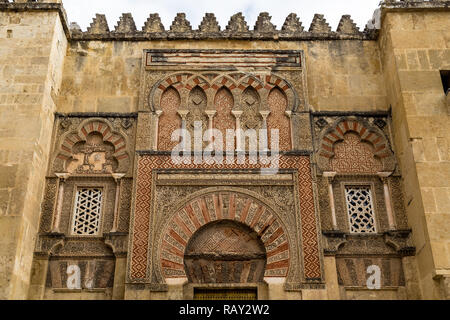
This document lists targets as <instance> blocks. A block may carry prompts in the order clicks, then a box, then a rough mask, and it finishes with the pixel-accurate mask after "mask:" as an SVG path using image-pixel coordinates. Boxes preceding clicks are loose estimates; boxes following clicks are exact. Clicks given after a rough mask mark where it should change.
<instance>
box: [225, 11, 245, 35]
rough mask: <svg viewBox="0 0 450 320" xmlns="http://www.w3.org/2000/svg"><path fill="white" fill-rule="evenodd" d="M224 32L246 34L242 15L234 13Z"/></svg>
mask: <svg viewBox="0 0 450 320" xmlns="http://www.w3.org/2000/svg"><path fill="white" fill-rule="evenodd" d="M226 30H227V31H229V32H247V31H248V25H247V22H246V21H245V18H244V16H243V15H242V12H239V13H236V14H235V15H233V16H231V18H230V21H229V22H228V25H227V27H226Z"/></svg>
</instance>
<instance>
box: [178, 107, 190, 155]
mask: <svg viewBox="0 0 450 320" xmlns="http://www.w3.org/2000/svg"><path fill="white" fill-rule="evenodd" d="M177 112H178V114H179V115H180V117H181V130H182V139H183V141H184V146H183V150H186V144H187V143H188V141H186V117H187V115H188V113H189V110H178V111H177ZM189 143H191V141H189Z"/></svg>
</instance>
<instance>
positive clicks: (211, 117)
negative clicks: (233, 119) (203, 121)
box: [205, 110, 216, 142]
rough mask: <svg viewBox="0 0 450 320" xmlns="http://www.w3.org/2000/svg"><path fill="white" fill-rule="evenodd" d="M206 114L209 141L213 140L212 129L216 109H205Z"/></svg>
mask: <svg viewBox="0 0 450 320" xmlns="http://www.w3.org/2000/svg"><path fill="white" fill-rule="evenodd" d="M205 113H206V115H207V116H208V129H209V130H210V132H209V141H211V142H213V141H212V139H213V133H212V130H213V129H214V116H215V115H216V110H207V111H205Z"/></svg>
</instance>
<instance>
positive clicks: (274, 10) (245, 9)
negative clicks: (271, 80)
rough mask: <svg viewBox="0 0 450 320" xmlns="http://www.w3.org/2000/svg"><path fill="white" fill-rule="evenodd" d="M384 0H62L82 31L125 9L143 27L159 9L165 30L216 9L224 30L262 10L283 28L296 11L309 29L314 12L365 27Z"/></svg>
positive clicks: (195, 24) (194, 23) (333, 24)
mask: <svg viewBox="0 0 450 320" xmlns="http://www.w3.org/2000/svg"><path fill="white" fill-rule="evenodd" d="M380 1H381V0H313V1H311V0H191V1H183V0H63V4H64V7H65V9H66V11H67V15H68V18H69V21H70V22H77V23H78V24H79V26H80V27H81V29H82V30H83V31H86V28H87V27H88V26H89V25H90V23H91V22H92V18H93V17H95V14H96V13H101V14H105V15H106V19H107V21H108V24H109V28H110V30H114V26H115V25H117V21H118V20H119V17H120V16H121V15H122V13H128V12H130V13H131V14H132V15H133V18H134V21H135V22H136V27H137V28H138V30H142V26H143V25H144V22H145V21H146V20H147V18H148V17H149V15H150V13H159V16H160V17H161V21H162V23H163V25H164V27H165V29H166V30H168V29H169V28H170V25H171V24H172V21H173V19H174V17H175V16H176V14H177V12H184V13H186V18H187V20H189V22H190V23H191V26H192V28H193V29H194V30H195V29H198V25H199V24H200V22H201V21H202V19H203V17H204V15H205V13H206V12H208V13H209V12H210V13H214V14H215V16H216V18H217V21H218V22H219V25H220V26H221V30H223V29H225V27H226V25H227V24H228V21H229V20H230V17H231V16H232V15H233V14H235V13H238V12H242V13H243V15H244V16H245V20H246V21H247V24H248V26H249V27H250V30H253V27H254V25H255V21H256V19H257V17H258V15H259V13H260V12H269V14H270V15H271V16H272V20H271V21H272V23H273V24H275V25H276V26H277V29H281V26H282V25H283V23H284V20H285V19H286V17H287V16H288V14H289V13H291V12H293V13H296V14H297V16H299V17H300V21H301V22H302V25H303V26H304V27H305V29H306V30H308V29H309V25H310V24H311V21H312V19H313V16H314V14H315V13H321V14H324V15H325V19H326V20H327V21H328V23H329V24H330V26H331V28H332V30H333V31H335V30H336V28H337V25H338V23H339V20H340V18H341V16H342V15H344V14H350V15H351V17H352V19H353V21H354V22H355V23H356V24H357V25H358V27H359V28H360V29H361V30H362V29H364V27H365V25H366V23H367V21H368V20H370V19H371V18H372V14H373V11H374V10H375V9H376V8H377V7H378V4H379V3H380Z"/></svg>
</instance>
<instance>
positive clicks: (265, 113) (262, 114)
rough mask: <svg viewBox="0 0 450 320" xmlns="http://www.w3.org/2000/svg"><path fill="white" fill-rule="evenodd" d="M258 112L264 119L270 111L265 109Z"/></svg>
mask: <svg viewBox="0 0 450 320" xmlns="http://www.w3.org/2000/svg"><path fill="white" fill-rule="evenodd" d="M259 114H260V115H261V116H262V117H263V119H264V120H266V119H267V117H268V116H269V114H270V111H266V110H264V111H260V112H259Z"/></svg>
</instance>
